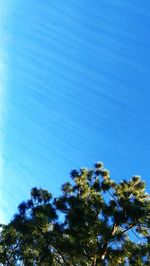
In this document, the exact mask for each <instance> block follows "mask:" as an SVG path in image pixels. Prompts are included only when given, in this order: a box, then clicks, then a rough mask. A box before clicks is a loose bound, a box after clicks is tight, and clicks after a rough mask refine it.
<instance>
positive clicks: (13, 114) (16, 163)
mask: <svg viewBox="0 0 150 266" xmlns="http://www.w3.org/2000/svg"><path fill="white" fill-rule="evenodd" d="M0 2H1V3H2V5H1V7H0V14H1V26H0V36H1V37H2V42H1V44H0V51H1V56H0V61H1V64H0V73H1V74H2V75H1V77H3V78H0V83H1V84H0V88H1V89H0V114H1V115H0V129H1V133H0V134H1V135H0V137H1V140H0V149H1V153H0V184H1V200H2V204H1V212H0V215H1V220H5V221H6V220H8V219H10V217H11V216H12V215H13V214H14V212H15V211H16V208H17V205H18V204H19V203H20V201H22V200H24V199H27V198H28V197H29V193H30V189H31V188H32V187H33V186H38V187H39V186H40V187H43V188H47V189H49V190H50V191H52V192H53V194H54V195H57V194H58V193H59V192H60V187H61V184H62V183H63V182H65V181H66V180H68V179H69V172H70V170H71V169H73V168H80V167H82V166H87V167H92V166H93V164H94V163H95V162H96V161H103V162H104V164H105V166H106V168H108V169H109V170H110V172H111V176H112V178H113V179H115V180H116V181H119V180H121V179H122V178H130V177H131V176H133V175H135V174H138V175H141V176H142V177H143V179H144V180H146V182H147V186H149V185H150V181H149V155H150V140H149V136H150V125H149V123H150V113H149V104H150V91H149V86H150V73H149V72H150V71H149V68H150V52H149V47H150V37H149V28H150V17H149V8H150V3H149V2H148V1H146V0H145V1H134V0H131V1H120V0H113V1H112V0H105V1H104V0H95V1H90V0H87V1H82V0H81V1H76V0H71V1H70V0H64V1H54V0H51V1H48V0H43V1H42V2H41V1H40V0H37V1H33V0H32V1H28V0H26V1H25V0H22V1H17V0H14V1H13V0H12V1H11V0H6V1H3V0H0Z"/></svg>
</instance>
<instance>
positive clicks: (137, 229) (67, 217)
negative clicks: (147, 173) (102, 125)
mask: <svg viewBox="0 0 150 266" xmlns="http://www.w3.org/2000/svg"><path fill="white" fill-rule="evenodd" d="M70 176H71V180H70V182H67V183H65V184H63V186H62V193H61V195H60V196H59V197H57V198H54V197H53V196H52V194H51V193H49V192H48V191H47V190H43V189H41V188H40V189H38V188H36V187H35V188H33V189H32V190H31V198H30V199H29V200H28V201H26V202H22V203H21V204H20V205H19V206H18V212H17V214H15V215H14V217H13V219H12V220H11V221H10V223H9V224H7V225H1V232H0V265H9V266H15V265H27V266H30V265H40V266H42V265H43V266H46V265H47V266H48V265H54V266H58V265H66V266H67V265H68V266H71V265H72V266H80V265H83V266H84V265H85V266H90V265H93V266H96V265H97V266H98V265H108V266H109V265H110V266H113V265H114V266H117V265H122V266H123V265H135V266H141V265H150V201H149V195H148V193H146V191H145V183H144V182H143V181H142V180H141V178H140V177H139V176H134V177H132V178H131V179H130V180H128V181H127V180H122V181H121V182H119V183H117V182H115V181H114V180H112V179H111V178H110V175H109V171H108V170H106V169H104V166H103V164H102V163H101V162H98V163H96V164H95V166H94V168H93V169H86V168H82V169H80V170H73V171H71V174H70Z"/></svg>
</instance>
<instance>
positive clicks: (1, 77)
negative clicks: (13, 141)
mask: <svg viewBox="0 0 150 266" xmlns="http://www.w3.org/2000/svg"><path fill="white" fill-rule="evenodd" d="M9 4H10V1H9V0H8V1H7V0H6V1H2V4H1V6H0V40H1V43H0V202H1V204H0V223H4V222H5V221H6V217H5V213H4V205H5V199H4V197H3V194H4V193H3V181H4V179H3V177H4V173H3V165H4V158H3V151H4V146H3V144H4V120H5V111H6V97H5V96H6V79H7V60H6V57H7V56H6V54H7V53H6V49H5V47H6V40H7V37H8V33H7V31H6V27H5V26H6V21H7V17H8V9H7V5H9Z"/></svg>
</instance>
